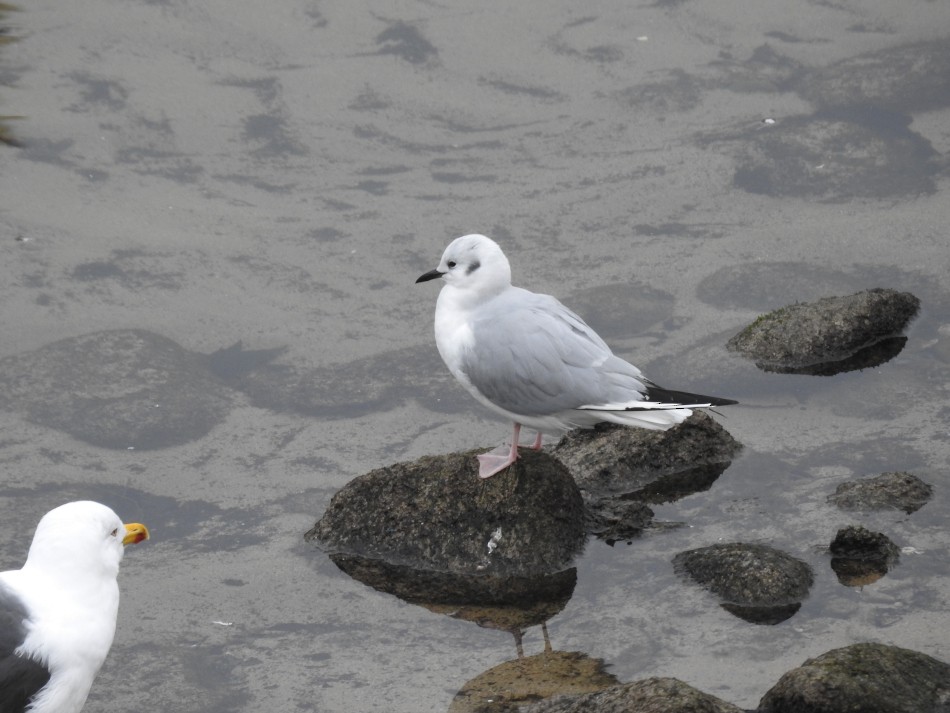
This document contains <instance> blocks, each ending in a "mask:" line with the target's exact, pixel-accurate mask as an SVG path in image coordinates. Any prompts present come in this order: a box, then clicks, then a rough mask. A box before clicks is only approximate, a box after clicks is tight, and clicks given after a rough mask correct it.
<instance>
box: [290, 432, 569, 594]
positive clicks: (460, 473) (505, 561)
mask: <svg viewBox="0 0 950 713" xmlns="http://www.w3.org/2000/svg"><path fill="white" fill-rule="evenodd" d="M477 466H478V464H477V461H476V459H475V452H467V453H456V454H451V455H445V456H428V457H425V458H420V459H419V460H417V461H415V462H412V463H397V464H395V465H392V466H389V467H386V468H379V469H377V470H374V471H372V472H370V473H367V474H366V475H362V476H360V477H358V478H355V479H354V480H352V481H350V482H349V483H348V484H347V485H346V486H344V487H343V489H341V490H340V491H339V492H338V493H337V494H336V495H334V496H333V499H332V500H331V501H330V505H329V506H328V507H327V511H326V513H325V514H324V515H323V517H322V518H320V520H319V521H318V522H317V523H316V525H314V527H313V528H312V529H311V530H310V531H309V532H308V533H307V534H306V535H305V539H306V540H307V541H310V542H314V543H317V544H319V545H320V546H321V547H322V548H323V549H325V550H326V551H328V552H329V553H331V554H344V555H356V556H359V557H363V558H367V559H371V560H382V561H384V562H387V563H390V564H394V565H406V566H408V567H411V568H414V569H418V570H429V571H437V572H450V573H454V574H463V575H476V576H485V575H492V576H496V575H497V576H512V575H515V576H529V577H530V576H534V575H538V574H551V573H555V572H559V571H561V570H563V569H565V568H567V567H568V566H569V565H570V563H571V562H572V560H573V558H574V556H575V555H576V554H577V553H578V552H580V550H581V549H582V548H583V546H584V543H585V540H586V529H585V526H584V519H585V518H584V504H583V501H582V499H581V496H580V493H579V492H578V490H577V486H576V485H575V483H574V481H573V479H572V478H571V476H570V473H568V472H567V469H565V468H564V466H563V465H561V463H560V462H559V461H557V460H556V459H554V458H552V457H551V456H549V455H547V454H546V453H538V452H534V451H525V452H523V453H522V456H521V458H520V459H519V460H518V461H517V462H516V463H515V464H514V465H513V466H512V467H511V468H509V469H508V470H506V471H504V472H502V473H499V474H498V475H496V476H494V477H492V478H488V479H481V478H479V477H478V475H477Z"/></svg>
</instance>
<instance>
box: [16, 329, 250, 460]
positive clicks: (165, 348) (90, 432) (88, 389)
mask: <svg viewBox="0 0 950 713" xmlns="http://www.w3.org/2000/svg"><path fill="white" fill-rule="evenodd" d="M0 402H2V403H3V404H4V407H5V408H8V409H11V410H15V411H19V412H20V413H22V414H24V416H25V417H26V418H28V419H29V420H30V421H33V422H34V423H38V424H41V425H44V426H48V427H50V428H55V429H57V430H60V431H65V432H66V433H68V434H70V435H71V436H73V437H74V438H78V439H80V440H82V441H86V442H87V443H91V444H93V445H95V446H101V447H103V448H121V449H127V448H135V449H140V450H146V449H152V448H165V447H168V446H175V445H179V444H181V443H187V442H189V441H194V440H197V439H199V438H201V437H202V436H204V435H205V434H207V433H208V431H210V430H211V429H212V428H214V426H216V425H217V424H218V423H220V422H221V421H222V420H223V419H224V417H225V415H227V413H228V411H229V410H230V408H231V392H230V390H229V389H228V388H227V387H225V386H224V385H223V384H222V383H221V382H220V381H218V379H217V378H215V376H214V374H212V373H211V371H210V370H209V368H208V364H207V357H205V355H203V354H197V353H194V352H189V351H187V350H186V349H184V348H182V347H181V346H180V345H179V344H177V343H176V342H173V341H172V340H171V339H168V338H167V337H163V336H161V335H158V334H155V333H153V332H148V331H145V330H142V329H117V330H111V331H104V332H93V333H92V334H85V335H82V336H79V337H71V338H69V339H62V340H60V341H58V342H53V343H52V344H48V345H46V346H44V347H41V348H40V349H37V350H35V351H32V352H29V353H26V354H16V355H14V356H11V357H7V358H5V359H2V360H0Z"/></svg>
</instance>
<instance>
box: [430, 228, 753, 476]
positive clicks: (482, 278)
mask: <svg viewBox="0 0 950 713" xmlns="http://www.w3.org/2000/svg"><path fill="white" fill-rule="evenodd" d="M438 277H441V278H442V279H443V280H445V285H444V286H443V287H442V290H441V292H439V300H438V303H437V304H436V308H435V341H436V344H437V345H438V347H439V354H441V355H442V360H443V361H444V362H445V365H446V366H447V367H448V368H449V371H451V372H452V374H453V375H454V376H455V378H456V379H458V380H459V382H460V383H461V384H462V386H464V387H465V388H466V389H468V391H469V393H470V394H472V396H474V397H475V398H476V399H478V400H479V401H480V402H482V403H483V404H485V406H487V407H488V408H490V409H491V410H493V411H495V412H496V413H500V414H501V415H502V416H505V417H506V418H509V419H511V420H512V422H513V423H514V432H513V435H512V441H511V447H510V448H508V447H503V448H502V449H500V451H499V449H496V451H493V452H491V453H484V454H482V455H480V456H478V460H479V471H478V474H479V476H481V477H482V478H489V477H491V476H493V475H495V473H498V472H501V471H502V470H504V469H505V468H507V467H508V466H510V465H511V464H512V463H514V462H515V461H516V460H517V459H518V436H519V434H520V432H521V427H522V426H528V427H529V428H532V429H534V430H537V432H538V436H537V439H536V440H535V442H534V445H533V446H532V447H533V448H534V449H535V450H538V449H540V448H541V434H542V433H554V434H556V433H563V432H564V431H568V430H570V429H572V428H590V427H592V426H594V425H595V424H597V423H601V422H603V421H612V422H614V423H620V424H624V425H631V426H640V427H642V428H650V429H654V430H666V429H668V428H670V427H672V426H675V425H676V424H678V423H682V422H683V421H685V420H686V419H687V418H688V417H689V415H690V414H691V413H692V411H690V409H693V408H710V407H712V406H726V405H728V404H734V403H737V402H736V401H733V400H732V399H722V398H718V397H715V396H700V395H698V394H690V393H686V392H682V391H670V390H668V389H663V388H660V387H659V386H657V385H656V384H654V383H653V382H652V381H650V380H649V379H647V378H646V377H645V376H644V375H643V374H642V373H641V372H640V370H639V369H637V367H635V366H633V365H632V364H629V363H628V362H626V361H624V360H623V359H621V358H619V357H617V356H614V354H613V352H611V351H610V347H608V346H607V344H606V343H605V342H604V340H603V339H601V338H600V337H599V336H598V335H597V333H596V332H594V330H593V329H591V328H590V327H589V326H587V324H586V323H585V322H584V320H582V319H581V318H580V317H578V316H577V315H576V314H574V313H573V312H571V311H570V310H569V309H568V308H567V307H565V306H564V305H562V304H561V303H560V302H558V301H557V300H556V299H555V298H554V297H551V296H550V295H541V294H538V293H536V292H529V291H528V290H525V289H522V288H520V287H513V286H512V284H511V267H510V266H509V264H508V259H507V258H506V257H505V254H504V253H503V252H502V251H501V248H500V247H498V244H497V243H496V242H495V241H494V240H491V239H490V238H486V237H485V236H484V235H463V236H462V237H461V238H456V239H455V240H453V241H452V242H451V243H449V246H448V247H447V248H446V249H445V252H444V253H443V254H442V261H441V262H440V263H439V266H438V267H437V268H436V269H434V270H430V271H429V272H427V273H425V274H424V275H422V276H420V277H419V279H417V280H416V282H417V283H418V282H426V281H428V280H434V279H436V278H438Z"/></svg>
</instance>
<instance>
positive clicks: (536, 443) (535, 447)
mask: <svg viewBox="0 0 950 713" xmlns="http://www.w3.org/2000/svg"><path fill="white" fill-rule="evenodd" d="M531 450H533V451H540V450H541V431H538V437H537V438H535V439H534V445H533V446H531Z"/></svg>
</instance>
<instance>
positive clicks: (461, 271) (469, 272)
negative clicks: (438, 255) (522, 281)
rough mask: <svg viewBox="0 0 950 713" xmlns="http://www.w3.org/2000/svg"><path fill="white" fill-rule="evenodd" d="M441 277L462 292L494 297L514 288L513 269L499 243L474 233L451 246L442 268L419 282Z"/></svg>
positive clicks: (420, 278)
mask: <svg viewBox="0 0 950 713" xmlns="http://www.w3.org/2000/svg"><path fill="white" fill-rule="evenodd" d="M438 277H441V278H442V279H443V280H445V284H446V285H450V286H452V287H454V288H457V289H459V290H465V291H471V292H474V293H476V294H478V295H479V296H490V295H494V294H497V293H498V292H501V291H502V290H504V289H506V288H507V287H510V286H511V266H510V265H509V264H508V258H506V257H505V254H504V253H503V252H502V251H501V248H500V247H498V243H496V242H495V241H494V240H492V239H491V238H486V237H485V236H484V235H478V234H477V233H473V234H472V235H463V236H462V237H461V238H456V239H455V240H453V241H452V242H451V243H449V246H448V247H447V248H446V249H445V252H444V253H442V261H441V262H439V266H438V267H437V268H436V269H435V270H430V271H429V272H427V273H425V274H424V275H421V276H420V277H419V279H417V280H416V282H426V281H428V280H434V279H436V278H438Z"/></svg>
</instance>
